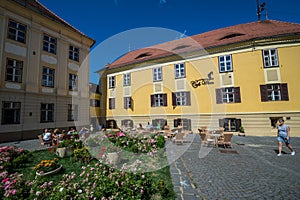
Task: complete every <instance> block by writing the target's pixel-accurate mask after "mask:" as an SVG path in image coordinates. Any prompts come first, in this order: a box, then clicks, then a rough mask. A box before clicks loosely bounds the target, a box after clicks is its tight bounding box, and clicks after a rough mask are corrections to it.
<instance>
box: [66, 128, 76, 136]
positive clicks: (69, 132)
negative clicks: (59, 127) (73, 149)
mask: <svg viewBox="0 0 300 200" xmlns="http://www.w3.org/2000/svg"><path fill="white" fill-rule="evenodd" d="M74 132H75V129H74V128H71V129H70V130H69V131H68V133H67V135H73V134H74Z"/></svg>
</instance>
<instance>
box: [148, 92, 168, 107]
mask: <svg viewBox="0 0 300 200" xmlns="http://www.w3.org/2000/svg"><path fill="white" fill-rule="evenodd" d="M160 106H168V104H167V94H153V95H151V107H160Z"/></svg>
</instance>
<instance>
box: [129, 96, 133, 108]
mask: <svg viewBox="0 0 300 200" xmlns="http://www.w3.org/2000/svg"><path fill="white" fill-rule="evenodd" d="M129 98H130V108H131V110H133V98H132V97H129Z"/></svg>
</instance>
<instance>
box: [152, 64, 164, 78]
mask: <svg viewBox="0 0 300 200" xmlns="http://www.w3.org/2000/svg"><path fill="white" fill-rule="evenodd" d="M161 80H162V68H161V67H155V68H153V81H161Z"/></svg>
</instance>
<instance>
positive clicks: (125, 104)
mask: <svg viewBox="0 0 300 200" xmlns="http://www.w3.org/2000/svg"><path fill="white" fill-rule="evenodd" d="M126 100H127V97H124V98H123V101H124V109H127V102H126Z"/></svg>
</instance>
